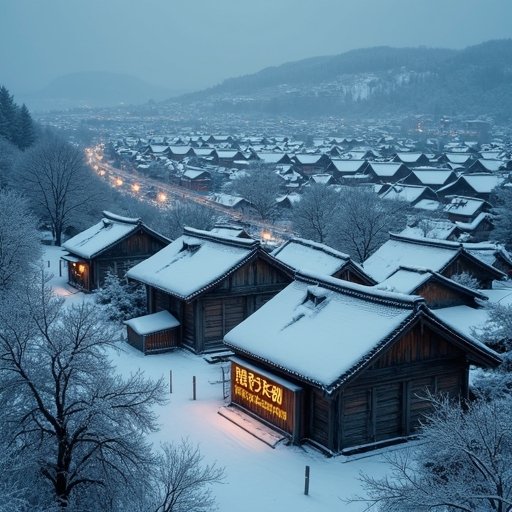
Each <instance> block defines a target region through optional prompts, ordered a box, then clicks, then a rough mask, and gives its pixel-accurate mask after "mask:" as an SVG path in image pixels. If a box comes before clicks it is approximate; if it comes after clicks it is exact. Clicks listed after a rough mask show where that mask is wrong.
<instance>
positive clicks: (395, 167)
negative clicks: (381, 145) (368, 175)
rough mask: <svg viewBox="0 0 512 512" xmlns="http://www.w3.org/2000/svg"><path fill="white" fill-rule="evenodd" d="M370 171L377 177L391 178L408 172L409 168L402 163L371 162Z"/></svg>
mask: <svg viewBox="0 0 512 512" xmlns="http://www.w3.org/2000/svg"><path fill="white" fill-rule="evenodd" d="M368 169H369V170H371V172H373V173H374V174H375V175H376V176H378V177H383V178H389V177H393V176H395V175H396V174H397V173H398V172H400V171H407V167H405V165H404V164H403V163H401V162H369V165H368Z"/></svg>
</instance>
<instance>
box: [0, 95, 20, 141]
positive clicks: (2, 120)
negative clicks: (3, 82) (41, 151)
mask: <svg viewBox="0 0 512 512" xmlns="http://www.w3.org/2000/svg"><path fill="white" fill-rule="evenodd" d="M15 131H16V105H15V103H14V99H13V97H12V96H11V95H10V94H9V91H8V90H7V89H6V88H5V87H4V86H2V87H0V136H2V137H5V138H6V139H7V140H8V141H9V142H15V141H14V137H13V135H14V133H15Z"/></svg>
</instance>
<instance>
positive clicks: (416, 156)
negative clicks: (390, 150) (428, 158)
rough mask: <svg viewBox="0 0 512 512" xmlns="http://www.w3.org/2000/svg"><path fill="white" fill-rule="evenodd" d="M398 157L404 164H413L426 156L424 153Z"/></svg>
mask: <svg viewBox="0 0 512 512" xmlns="http://www.w3.org/2000/svg"><path fill="white" fill-rule="evenodd" d="M396 156H397V157H398V158H399V159H400V160H401V161H402V162H404V163H408V164H412V163H415V162H417V161H418V160H419V159H420V158H421V157H424V156H425V155H424V154H423V153H397V154H396Z"/></svg>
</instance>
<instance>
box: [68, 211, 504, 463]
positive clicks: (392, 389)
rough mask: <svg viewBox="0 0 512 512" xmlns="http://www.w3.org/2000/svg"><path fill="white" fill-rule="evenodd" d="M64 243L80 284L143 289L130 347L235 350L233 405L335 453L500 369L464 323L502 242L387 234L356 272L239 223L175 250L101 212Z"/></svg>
mask: <svg viewBox="0 0 512 512" xmlns="http://www.w3.org/2000/svg"><path fill="white" fill-rule="evenodd" d="M64 248H65V249H66V250H67V255H66V256H64V259H65V260H66V262H67V266H68V267H67V268H68V276H69V282H70V283H71V284H72V285H74V286H77V287H79V288H82V289H84V290H87V291H90V290H92V289H94V288H95V287H98V286H101V284H102V279H104V276H105V269H110V270H111V271H113V272H116V273H117V274H118V275H119V276H122V277H127V278H128V279H129V280H131V281H133V282H137V283H139V284H140V285H142V286H144V287H145V289H146V292H147V314H146V315H144V316H142V317H138V318H133V319H130V320H128V321H127V322H126V328H127V340H128V342H129V343H130V344H132V345H133V346H134V347H136V348H137V349H139V350H141V351H143V352H144V353H145V354H152V353H158V352H162V351H168V350H172V349H175V348H176V347H182V348H185V349H188V350H190V351H192V352H194V353H197V354H206V353H212V352H215V353H219V352H220V353H222V354H225V353H226V352H228V353H229V354H230V355H231V356H232V357H231V406H232V407H235V408H238V409H240V410H242V411H244V412H245V413H247V414H250V415H252V416H253V417H255V418H257V419H258V420H260V421H262V422H264V423H265V424H267V425H269V426H271V427H272V428H274V429H277V431H279V432H280V433H282V434H283V435H284V436H286V437H287V438H288V439H289V440H290V441H291V442H293V443H303V442H308V443H310V444H312V445H314V446H317V447H318V448H320V449H321V450H322V451H324V452H325V453H329V454H337V453H350V452H351V451H353V450H356V449H361V448H362V447H366V448H367V447H375V446H381V445H382V444H386V443H393V442H397V441H398V440H403V439H406V438H408V437H409V436H412V435H414V433H415V432H416V431H417V429H418V426H419V423H420V421H421V418H422V417H423V415H424V414H425V413H426V412H427V411H428V410H429V407H430V403H429V402H428V400H426V394H427V393H428V392H431V393H445V394H448V395H449V396H451V397H468V396H469V394H470V389H469V377H468V375H469V370H470V367H471V366H472V365H476V366H481V367H484V368H489V367H495V366H497V365H498V364H499V363H500V357H499V355H498V354H496V353H495V352H494V351H492V350H491V349H489V348H487V347H486V346H485V345H484V344H482V343H480V342H479V341H477V340H476V339H475V338H474V337H473V336H472V335H471V334H470V333H469V331H468V328H467V327H468V325H471V322H472V318H473V316H474V314H475V312H476V311H480V310H481V309H482V304H484V303H485V301H486V300H488V297H489V293H488V292H489V291H492V288H493V286H494V285H495V283H498V282H501V281H505V280H506V279H507V276H508V275H510V272H511V271H512V259H511V258H510V256H509V254H508V253H507V251H505V250H504V249H503V248H502V247H501V246H499V245H496V244H493V243H489V242H482V243H460V242H453V241H444V240H436V239H430V238H425V237H418V236H412V235H411V236H406V235H391V237H390V239H389V240H388V241H387V242H386V243H385V244H384V245H382V246H381V247H380V248H379V249H378V250H377V251H376V252H375V253H374V254H373V255H372V256H370V258H369V259H368V260H367V261H365V262H364V264H363V265H359V264H357V263H356V262H354V261H353V260H352V259H351V257H350V256H349V255H347V254H344V253H342V252H339V251H336V250H334V249H332V248H330V247H328V246H326V245H323V244H319V243H315V242H311V241H309V240H303V239H299V238H293V239H291V240H288V241H286V242H285V243H284V244H283V245H281V246H280V247H277V248H276V249H274V250H273V251H272V252H268V251H267V250H266V249H265V248H264V247H263V246H262V244H261V243H260V242H259V241H258V240H254V239H252V238H251V237H250V236H249V235H248V234H247V233H246V232H245V231H244V230H243V229H241V228H239V227H237V226H230V225H218V226H216V227H215V228H214V229H212V230H210V231H203V230H198V229H194V228H185V229H184V231H183V235H182V236H180V237H179V238H177V239H176V240H174V241H169V240H166V239H165V238H164V237H162V236H161V235H159V234H158V233H156V232H154V231H152V230H151V229H150V228H148V227H147V226H145V225H144V223H143V222H142V221H141V220H140V219H131V218H125V217H120V216H118V215H114V214H112V213H109V212H104V217H103V219H102V220H101V221H100V222H99V223H98V224H96V225H95V226H93V227H91V228H89V229H88V230H86V231H84V232H83V233H80V234H78V235H76V236H75V237H73V238H71V239H70V240H68V241H67V242H66V243H65V244H64ZM460 276H470V277H471V278H472V283H478V284H477V285H474V286H468V284H467V280H466V284H464V281H463V280H461V279H460Z"/></svg>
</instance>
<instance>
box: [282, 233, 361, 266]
mask: <svg viewBox="0 0 512 512" xmlns="http://www.w3.org/2000/svg"><path fill="white" fill-rule="evenodd" d="M293 242H295V243H297V244H299V245H303V246H305V247H310V248H312V249H318V250H320V251H322V252H325V253H326V254H329V255H330V256H336V257H339V258H340V259H342V260H344V261H349V260H352V258H351V257H350V255H349V254H346V253H344V252H341V251H338V250H336V249H334V248H332V247H329V246H328V245H325V244H322V243H320V242H315V241H313V240H308V239H307V238H300V237H293V238H290V239H289V240H287V241H286V242H285V243H284V244H283V245H282V246H281V247H278V248H277V249H276V250H275V251H273V252H272V254H273V255H274V256H275V255H277V254H279V253H280V252H281V251H282V250H283V249H284V248H285V247H286V246H287V245H289V244H291V243H293Z"/></svg>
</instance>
